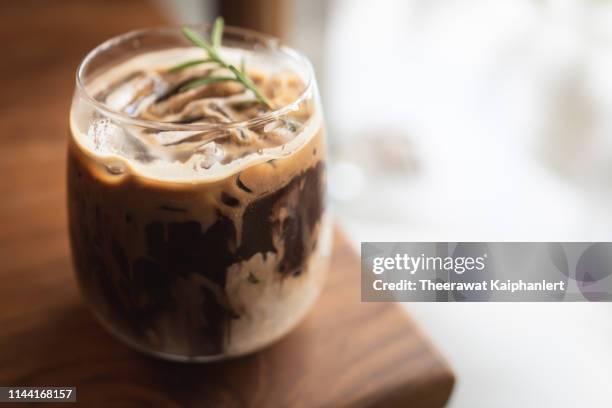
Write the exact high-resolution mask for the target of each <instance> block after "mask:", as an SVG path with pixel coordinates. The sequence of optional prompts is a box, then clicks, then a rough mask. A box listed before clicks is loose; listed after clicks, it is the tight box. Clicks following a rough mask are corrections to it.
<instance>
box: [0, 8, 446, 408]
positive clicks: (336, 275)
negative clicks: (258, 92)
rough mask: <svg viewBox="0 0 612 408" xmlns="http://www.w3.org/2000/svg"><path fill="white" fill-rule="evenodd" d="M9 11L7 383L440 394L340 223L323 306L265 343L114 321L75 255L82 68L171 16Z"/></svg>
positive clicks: (0, 345) (290, 395) (399, 400)
mask: <svg viewBox="0 0 612 408" xmlns="http://www.w3.org/2000/svg"><path fill="white" fill-rule="evenodd" d="M0 17H1V18H2V26H1V27H0V39H1V40H2V44H4V46H3V53H4V55H3V62H2V63H1V65H0V67H1V68H0V77H1V79H0V81H1V82H0V85H1V87H0V88H1V90H2V93H1V95H0V138H1V144H0V147H1V150H0V180H1V181H0V226H1V227H2V233H1V234H0V282H1V283H0V385H2V386H28V385H29V386H34V385H38V386H45V385H46V386H52V385H70V386H76V387H77V399H78V401H79V403H80V404H79V405H85V406H100V407H110V406H122V407H123V406H124V407H132V406H160V407H165V406H169V407H174V406H227V407H241V406H260V407H276V406H281V407H282V406H293V407H327V406H329V407H336V406H385V407H386V406H414V407H436V406H442V405H444V403H445V402H446V401H447V399H448V397H449V395H450V393H451V390H452V387H453V382H454V379H453V375H452V372H451V371H450V369H449V368H448V366H447V365H446V363H445V362H444V360H443V359H442V358H441V357H440V356H439V354H438V353H437V352H436V351H435V350H434V348H433V347H432V346H431V344H430V343H428V341H427V340H426V339H425V338H424V336H423V335H422V334H421V333H420V332H419V331H418V329H417V328H416V327H415V325H414V323H413V322H412V321H411V320H410V319H409V317H408V316H407V315H406V314H404V312H403V311H402V310H401V309H400V307H399V306H397V305H395V304H391V303H361V302H360V283H359V261H358V258H357V256H356V254H355V253H354V250H353V249H352V248H351V247H350V245H349V244H348V243H347V241H346V240H345V239H344V238H343V237H342V235H341V234H339V233H337V234H336V239H335V251H334V257H333V263H332V268H331V273H330V278H329V281H328V284H327V286H326V288H325V290H324V293H323V295H322V298H321V299H320V301H319V302H318V303H317V305H316V307H315V309H314V311H313V312H312V313H310V315H309V316H308V318H307V319H306V321H305V322H304V323H303V324H301V325H300V326H299V328H298V329H296V330H295V331H294V332H293V333H291V334H290V335H289V336H288V337H286V338H285V339H283V340H281V341H280V342H279V343H277V344H275V345H274V346H272V347H270V348H268V349H266V350H264V351H262V352H260V353H257V354H254V355H251V356H248V357H245V358H241V359H237V360H234V361H230V362H225V363H215V364H205V365H188V364H178V363H168V362H163V361H157V360H154V359H151V358H149V357H145V356H142V355H140V354H138V353H136V352H134V351H132V350H131V349H129V348H128V347H126V346H124V345H123V344H121V343H119V342H118V341H116V340H115V339H114V338H112V337H111V336H110V335H108V334H107V333H106V332H105V331H104V330H103V329H102V328H101V327H100V326H99V325H98V324H97V323H96V322H95V320H94V319H93V317H92V316H91V315H90V313H89V312H88V310H87V309H86V308H85V306H84V305H83V303H82V301H81V299H80V296H79V293H78V290H77V287H76V283H75V280H74V278H73V276H72V270H71V265H70V260H69V249H68V243H67V225H66V211H65V197H64V196H65V189H64V172H65V162H64V161H65V143H66V137H67V131H68V130H67V129H68V123H67V122H68V110H69V105H70V99H71V95H72V91H73V88H74V71H75V69H76V66H77V64H78V62H79V61H80V59H81V58H82V57H83V56H84V54H85V53H86V52H87V50H89V49H91V48H92V47H93V46H95V45H96V44H98V43H100V42H101V41H103V40H105V39H107V38H108V37H110V36H113V35H116V34H119V33H122V32H125V31H128V30H130V29H132V28H136V27H145V26H152V25H159V24H163V23H164V22H165V20H164V18H163V17H162V16H161V15H160V14H159V12H158V11H157V10H155V9H154V8H152V7H148V6H147V7H143V3H142V2H140V1H117V2H112V1H87V2H84V1H76V0H75V1H44V2H43V1H30V0H20V1H14V2H8V1H6V2H2V4H1V5H0ZM24 405H26V404H20V405H19V406H24ZM3 406H4V405H3ZM36 406H38V405H36ZM45 406H51V404H49V405H45Z"/></svg>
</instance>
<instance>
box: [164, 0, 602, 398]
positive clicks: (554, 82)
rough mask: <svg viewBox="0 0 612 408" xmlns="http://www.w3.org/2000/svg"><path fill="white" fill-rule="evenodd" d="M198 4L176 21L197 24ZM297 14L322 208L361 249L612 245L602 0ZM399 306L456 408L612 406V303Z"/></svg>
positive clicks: (390, 4)
mask: <svg viewBox="0 0 612 408" xmlns="http://www.w3.org/2000/svg"><path fill="white" fill-rule="evenodd" d="M167 1H169V2H171V0H167ZM190 4H191V5H190ZM202 4H203V3H202V2H201V1H198V0H193V1H192V2H187V3H185V2H182V3H181V5H182V8H179V9H178V18H179V19H182V20H183V21H185V20H187V21H199V20H202V18H200V17H198V16H200V15H202V14H204V15H206V14H207V13H208V14H209V16H207V17H206V16H205V17H204V19H205V20H210V15H212V14H214V8H211V7H203V6H202ZM292 10H293V11H292V15H291V16H287V18H289V19H290V20H288V21H290V22H291V24H289V27H290V28H291V30H290V32H289V33H288V38H287V39H288V42H289V43H290V44H291V45H294V46H295V47H296V48H299V49H301V50H303V51H304V52H306V53H307V54H308V55H309V56H310V57H311V59H312V60H313V63H314V65H315V67H316V70H317V75H318V78H319V82H320V85H321V91H322V98H323V104H324V106H325V108H326V110H327V123H328V130H329V134H330V139H331V144H332V146H331V147H332V153H333V162H332V165H331V168H330V194H331V198H332V204H333V207H334V210H335V214H336V217H337V219H338V220H339V221H340V223H341V224H342V225H343V227H344V228H345V230H346V231H348V233H349V235H350V237H351V239H352V240H353V242H354V243H355V246H356V247H357V246H358V245H359V242H360V241H611V240H612V1H606V0H507V1H506V0H489V1H485V0H332V1H325V0H294V6H293V8H292ZM405 308H406V309H407V310H408V312H409V313H410V314H411V315H412V317H414V318H415V319H416V320H417V321H418V322H419V323H420V324H421V326H422V327H424V328H425V329H426V332H427V333H428V334H429V335H430V336H431V337H432V339H433V341H434V342H435V343H436V345H437V346H438V348H439V349H440V350H441V351H442V353H443V354H444V355H445V356H446V357H447V359H448V360H449V361H450V363H451V365H452V366H453V368H454V369H455V371H456V373H457V378H458V382H457V386H456V388H455V391H454V394H453V396H452V399H451V402H450V406H451V407H470V408H472V407H487V408H489V407H612V385H611V384H612V305H610V304H586V303H584V304H530V303H524V304H501V303H498V304H493V303H488V304H484V303H483V304H474V303H473V304H455V303H453V304H425V303H412V304H405Z"/></svg>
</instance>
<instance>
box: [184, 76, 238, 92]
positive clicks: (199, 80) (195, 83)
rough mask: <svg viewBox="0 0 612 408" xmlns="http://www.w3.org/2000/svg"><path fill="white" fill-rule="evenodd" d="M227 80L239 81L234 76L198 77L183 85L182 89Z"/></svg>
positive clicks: (185, 89)
mask: <svg viewBox="0 0 612 408" xmlns="http://www.w3.org/2000/svg"><path fill="white" fill-rule="evenodd" d="M225 81H237V79H236V78H232V77H213V76H209V77H206V78H197V79H194V80H193V81H189V82H188V83H186V84H185V85H183V86H181V91H188V90H190V89H194V88H198V87H200V86H202V85H210V84H216V83H218V82H225Z"/></svg>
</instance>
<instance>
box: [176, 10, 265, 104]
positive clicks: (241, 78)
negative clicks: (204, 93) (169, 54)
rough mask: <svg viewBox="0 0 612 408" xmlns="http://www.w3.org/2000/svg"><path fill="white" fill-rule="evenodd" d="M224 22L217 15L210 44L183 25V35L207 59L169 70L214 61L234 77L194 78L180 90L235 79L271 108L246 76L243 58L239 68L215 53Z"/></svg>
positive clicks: (183, 64)
mask: <svg viewBox="0 0 612 408" xmlns="http://www.w3.org/2000/svg"><path fill="white" fill-rule="evenodd" d="M224 24H225V23H224V22H223V19H222V18H221V17H218V18H217V19H216V20H215V23H214V25H213V29H212V33H211V39H212V45H211V44H210V43H209V42H208V41H206V40H205V39H204V38H202V37H201V36H200V35H199V34H198V33H196V32H195V31H193V30H191V29H189V28H187V27H183V28H182V29H181V31H182V32H183V34H184V35H185V37H187V39H189V41H191V42H192V43H193V44H195V45H196V46H198V47H200V48H202V49H204V50H205V51H206V53H207V54H208V59H206V60H193V61H187V62H184V63H182V64H180V65H177V66H176V67H174V68H172V69H171V71H178V70H180V69H183V68H187V67H190V66H193V65H197V64H200V63H202V62H214V63H216V64H218V65H219V66H220V67H221V68H226V69H229V70H230V71H231V72H232V74H234V76H235V77H234V78H232V77H212V76H211V77H206V78H199V79H194V80H193V81H190V82H188V83H187V84H185V85H183V86H182V87H181V91H186V90H189V89H193V88H197V87H199V86H202V85H209V84H214V83H217V82H223V81H236V82H240V83H241V84H242V85H244V87H245V88H247V89H249V90H250V91H251V92H253V94H254V95H255V98H257V100H258V101H259V103H261V104H262V105H264V106H265V107H267V108H268V109H272V106H271V105H270V102H269V101H268V100H267V99H266V97H265V96H264V95H263V94H262V93H261V92H259V89H257V87H256V86H255V84H254V83H253V81H251V80H250V79H249V77H248V76H247V73H246V67H245V63H244V58H243V59H241V61H240V69H238V68H236V67H235V66H233V65H231V64H228V63H227V62H225V61H224V60H223V59H221V57H220V56H219V54H218V53H217V50H218V49H219V47H220V46H221V40H222V37H223V27H224Z"/></svg>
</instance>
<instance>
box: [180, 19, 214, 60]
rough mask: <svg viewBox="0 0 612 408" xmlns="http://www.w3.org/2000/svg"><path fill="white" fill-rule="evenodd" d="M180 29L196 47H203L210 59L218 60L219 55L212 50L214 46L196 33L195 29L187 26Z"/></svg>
mask: <svg viewBox="0 0 612 408" xmlns="http://www.w3.org/2000/svg"><path fill="white" fill-rule="evenodd" d="M181 31H182V32H183V34H184V35H185V37H187V38H188V39H189V41H191V42H192V43H194V44H195V45H197V46H198V47H200V48H203V49H204V50H205V51H206V52H207V53H208V57H209V58H210V59H212V60H214V61H217V62H219V61H220V59H219V56H218V55H217V52H216V51H215V50H214V48H213V47H212V46H211V45H210V44H209V43H208V41H206V40H205V39H203V38H202V37H201V36H200V35H199V34H198V33H196V32H195V31H193V30H192V29H190V28H187V27H183V28H182V29H181Z"/></svg>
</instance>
